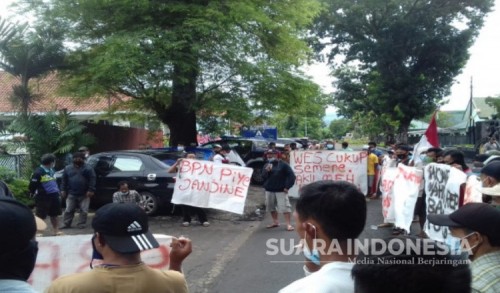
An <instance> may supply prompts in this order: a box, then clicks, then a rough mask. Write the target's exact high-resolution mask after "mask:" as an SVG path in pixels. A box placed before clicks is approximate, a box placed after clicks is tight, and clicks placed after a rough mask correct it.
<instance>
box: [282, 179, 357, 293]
mask: <svg viewBox="0 0 500 293" xmlns="http://www.w3.org/2000/svg"><path fill="white" fill-rule="evenodd" d="M294 217H295V226H296V228H297V234H298V235H299V237H300V238H302V240H301V242H302V245H303V247H302V248H303V252H304V256H305V258H306V263H305V266H304V271H305V272H306V277H304V278H302V279H300V280H297V281H295V282H293V283H292V284H290V285H288V286H287V287H285V288H283V289H282V290H281V291H280V293H295V292H296V293H299V292H310V293H323V292H324V293H326V292H341V293H353V292H354V281H353V279H352V277H351V270H352V267H353V266H354V262H353V259H354V256H353V255H352V253H353V251H354V249H353V247H349V245H350V244H352V243H354V242H355V241H354V240H355V239H356V238H358V236H359V234H361V232H362V231H363V228H364V227H365V222H366V200H365V198H364V196H363V194H362V193H361V192H360V191H359V190H358V188H357V187H356V186H355V185H354V184H351V183H348V182H345V181H331V180H324V181H317V182H313V183H311V184H308V185H306V186H304V187H303V188H302V190H301V192H300V197H299V199H298V201H297V204H296V207H295V213H294ZM332 248H334V249H332ZM318 269H319V270H318ZM311 272H314V273H311Z"/></svg>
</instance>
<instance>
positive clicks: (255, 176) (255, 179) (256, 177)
mask: <svg viewBox="0 0 500 293" xmlns="http://www.w3.org/2000/svg"><path fill="white" fill-rule="evenodd" d="M262 167H263V164H254V165H252V167H251V168H252V169H253V173H252V184H255V185H262V184H264V178H262Z"/></svg>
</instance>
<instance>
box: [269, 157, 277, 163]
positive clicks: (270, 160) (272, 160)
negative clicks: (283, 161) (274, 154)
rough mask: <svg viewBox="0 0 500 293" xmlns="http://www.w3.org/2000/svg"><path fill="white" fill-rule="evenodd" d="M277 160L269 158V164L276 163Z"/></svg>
mask: <svg viewBox="0 0 500 293" xmlns="http://www.w3.org/2000/svg"><path fill="white" fill-rule="evenodd" d="M276 160H277V159H276V158H269V162H270V163H272V162H276Z"/></svg>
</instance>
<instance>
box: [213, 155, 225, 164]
mask: <svg viewBox="0 0 500 293" xmlns="http://www.w3.org/2000/svg"><path fill="white" fill-rule="evenodd" d="M225 159H226V158H224V156H222V155H221V154H215V156H214V157H213V159H212V160H213V161H214V163H215V164H223V163H224V160H225Z"/></svg>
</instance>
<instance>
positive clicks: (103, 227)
mask: <svg viewBox="0 0 500 293" xmlns="http://www.w3.org/2000/svg"><path fill="white" fill-rule="evenodd" d="M92 228H94V230H95V232H99V233H100V234H101V235H102V236H103V237H104V240H105V241H106V243H107V244H108V245H109V246H110V247H111V249H112V250H114V251H116V252H119V253H124V254H127V253H136V252H140V251H143V250H148V249H153V248H157V247H158V246H160V245H159V244H158V241H156V239H155V238H154V236H153V234H151V232H149V224H148V215H147V214H146V212H144V210H143V209H141V208H140V207H139V206H138V205H136V204H132V203H109V204H107V205H104V206H102V207H101V208H100V209H98V210H97V211H96V213H95V217H94V219H93V220H92Z"/></svg>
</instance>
